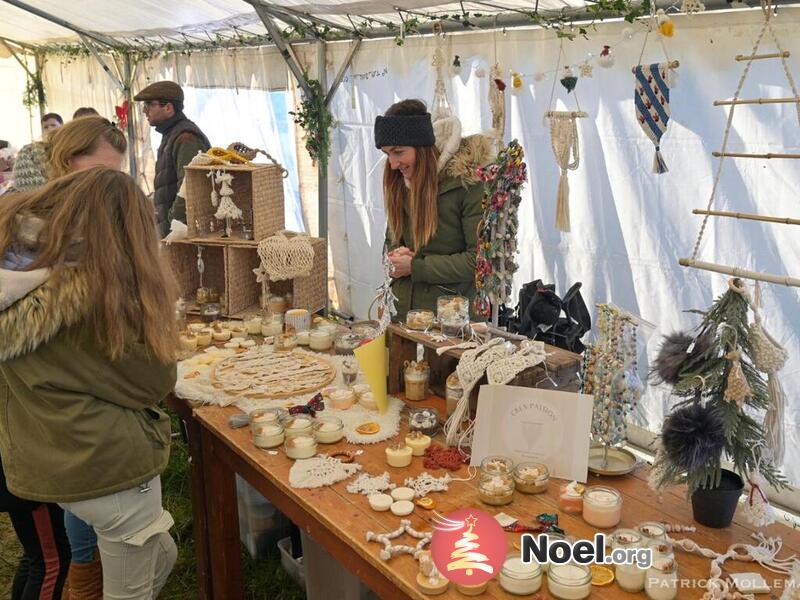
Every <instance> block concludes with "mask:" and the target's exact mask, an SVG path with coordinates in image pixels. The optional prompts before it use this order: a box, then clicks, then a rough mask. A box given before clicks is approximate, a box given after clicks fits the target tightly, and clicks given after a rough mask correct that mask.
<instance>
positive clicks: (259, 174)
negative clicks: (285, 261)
mask: <svg viewBox="0 0 800 600" xmlns="http://www.w3.org/2000/svg"><path fill="white" fill-rule="evenodd" d="M218 170H224V171H227V172H229V173H230V174H231V175H233V184H232V186H231V187H232V188H233V201H234V203H235V204H236V206H238V207H239V208H241V209H242V213H243V217H244V221H245V222H250V215H251V213H252V222H253V237H254V238H255V240H256V241H258V240H263V239H264V238H266V237H269V236H271V235H272V234H273V233H275V232H277V231H280V230H282V229H283V228H284V204H283V178H282V177H281V173H282V172H281V170H280V168H278V167H276V166H275V165H253V166H247V165H226V166H221V165H190V166H187V167H186V176H185V177H186V225H187V227H188V228H189V237H190V238H195V237H202V236H205V235H207V234H208V233H209V222H210V221H212V220H213V219H214V213H216V211H217V209H216V208H215V207H214V206H212V204H211V178H210V177H209V172H210V171H218ZM217 191H219V188H217ZM198 226H199V227H198ZM233 237H234V238H237V237H238V238H241V227H237V228H235V230H234V234H233Z"/></svg>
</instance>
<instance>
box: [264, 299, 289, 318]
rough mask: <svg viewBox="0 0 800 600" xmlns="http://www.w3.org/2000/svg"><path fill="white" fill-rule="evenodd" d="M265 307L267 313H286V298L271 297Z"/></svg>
mask: <svg viewBox="0 0 800 600" xmlns="http://www.w3.org/2000/svg"><path fill="white" fill-rule="evenodd" d="M267 307H268V308H269V312H272V313H281V314H283V313H285V312H286V298H284V297H282V296H271V297H270V299H269V301H268V303H267Z"/></svg>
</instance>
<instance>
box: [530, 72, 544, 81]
mask: <svg viewBox="0 0 800 600" xmlns="http://www.w3.org/2000/svg"><path fill="white" fill-rule="evenodd" d="M544 78H545V74H544V73H542V72H541V71H536V73H534V74H533V80H534V81H544Z"/></svg>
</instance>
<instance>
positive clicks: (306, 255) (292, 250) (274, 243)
mask: <svg viewBox="0 0 800 600" xmlns="http://www.w3.org/2000/svg"><path fill="white" fill-rule="evenodd" d="M258 257H259V258H260V259H261V264H260V265H259V266H258V267H257V268H255V269H253V273H254V274H255V276H256V281H257V282H258V283H260V284H261V288H262V296H261V301H262V305H265V303H266V301H267V298H269V282H270V281H284V280H286V279H294V278H295V277H308V276H309V275H310V274H311V269H312V267H313V266H314V247H313V246H312V245H311V240H310V239H309V237H308V236H307V235H304V234H297V235H294V236H292V237H287V236H286V234H285V233H284V232H282V231H280V232H278V233H276V234H275V235H273V236H271V237H268V238H265V239H263V240H261V241H260V242H259V243H258Z"/></svg>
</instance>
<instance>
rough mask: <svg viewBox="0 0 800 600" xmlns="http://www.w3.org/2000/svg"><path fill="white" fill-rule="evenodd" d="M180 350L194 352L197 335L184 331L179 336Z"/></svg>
mask: <svg viewBox="0 0 800 600" xmlns="http://www.w3.org/2000/svg"><path fill="white" fill-rule="evenodd" d="M178 341H179V343H180V348H181V350H185V351H187V352H194V351H195V350H197V336H196V335H194V334H191V333H184V334H182V335H181V336H180V338H179V340H178Z"/></svg>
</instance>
